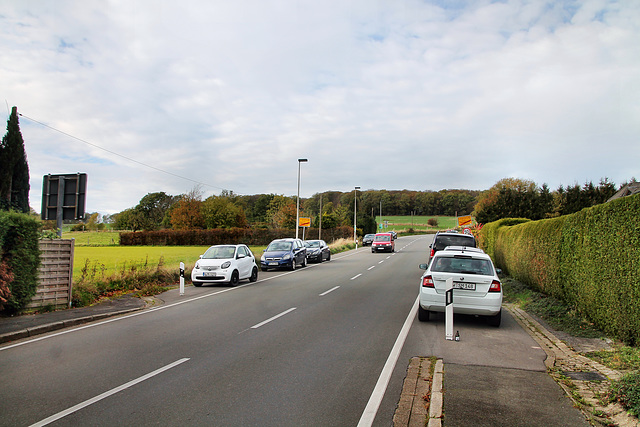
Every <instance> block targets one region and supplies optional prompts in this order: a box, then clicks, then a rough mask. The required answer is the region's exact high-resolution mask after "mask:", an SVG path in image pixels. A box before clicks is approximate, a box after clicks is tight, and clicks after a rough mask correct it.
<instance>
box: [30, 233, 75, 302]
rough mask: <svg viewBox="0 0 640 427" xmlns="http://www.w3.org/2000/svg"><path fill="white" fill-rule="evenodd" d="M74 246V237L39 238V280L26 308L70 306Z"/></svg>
mask: <svg viewBox="0 0 640 427" xmlns="http://www.w3.org/2000/svg"><path fill="white" fill-rule="evenodd" d="M74 248H75V240H74V239H54V240H40V251H41V254H40V269H39V271H38V275H39V278H40V280H39V284H38V288H37V290H36V295H35V296H34V297H33V299H32V300H31V302H30V303H29V305H27V309H36V308H39V307H46V306H50V305H52V306H55V307H56V308H66V307H71V290H72V283H73V255H74Z"/></svg>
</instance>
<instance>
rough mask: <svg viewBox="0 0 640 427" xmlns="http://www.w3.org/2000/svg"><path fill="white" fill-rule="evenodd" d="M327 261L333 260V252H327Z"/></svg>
mask: <svg viewBox="0 0 640 427" xmlns="http://www.w3.org/2000/svg"><path fill="white" fill-rule="evenodd" d="M327 261H331V252H329V253H328V254H327Z"/></svg>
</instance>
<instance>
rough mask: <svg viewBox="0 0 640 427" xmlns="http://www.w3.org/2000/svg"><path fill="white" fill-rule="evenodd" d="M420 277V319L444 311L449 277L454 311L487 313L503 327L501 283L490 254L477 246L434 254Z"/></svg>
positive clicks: (427, 318)
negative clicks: (479, 249) (451, 284)
mask: <svg viewBox="0 0 640 427" xmlns="http://www.w3.org/2000/svg"><path fill="white" fill-rule="evenodd" d="M420 268H422V269H423V270H426V271H425V272H424V274H423V275H422V279H421V280H420V291H419V292H420V306H419V308H418V319H419V320H420V321H422V322H426V321H429V315H430V313H431V312H444V311H445V291H446V281H447V279H449V278H451V279H453V312H454V313H460V314H472V315H480V316H486V317H487V321H488V323H489V324H490V325H493V326H500V321H501V317H502V308H501V307H502V284H501V283H500V279H499V278H498V274H497V273H498V272H499V271H496V269H495V267H494V266H493V262H492V261H491V258H490V257H489V255H487V254H485V253H484V252H482V251H478V250H477V249H474V248H470V249H465V248H460V249H459V250H450V249H447V250H442V251H438V252H436V253H435V255H434V256H433V258H432V259H431V262H430V263H429V264H420Z"/></svg>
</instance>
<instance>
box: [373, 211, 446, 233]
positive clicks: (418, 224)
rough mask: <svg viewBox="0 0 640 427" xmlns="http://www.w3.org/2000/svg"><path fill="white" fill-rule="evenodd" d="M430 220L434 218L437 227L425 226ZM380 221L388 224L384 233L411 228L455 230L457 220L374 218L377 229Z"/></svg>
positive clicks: (426, 217)
mask: <svg viewBox="0 0 640 427" xmlns="http://www.w3.org/2000/svg"><path fill="white" fill-rule="evenodd" d="M430 218H436V219H437V220H438V226H437V227H432V226H430V225H428V224H427V221H429V219H430ZM381 219H382V221H387V222H388V227H387V228H386V229H385V231H391V230H394V231H397V232H401V231H404V230H408V229H410V228H413V229H414V230H416V231H418V230H420V231H428V230H433V231H438V230H447V229H450V228H455V227H456V226H457V225H458V222H457V218H456V217H455V216H416V215H414V216H382V218H381V217H379V216H378V217H376V223H378V227H379V226H380V225H379V224H380V223H381V222H382V221H381Z"/></svg>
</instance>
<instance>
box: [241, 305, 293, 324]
mask: <svg viewBox="0 0 640 427" xmlns="http://www.w3.org/2000/svg"><path fill="white" fill-rule="evenodd" d="M295 309H296V307H293V308H290V309H289V310H286V311H283V312H282V313H280V314H276V315H275V316H273V317H271V318H269V319H267V320H265V321H264V322H260V323H258V324H257V325H253V326H252V327H251V329H258V328H259V327H260V326H264V325H266V324H267V323H269V322H272V321H274V320H276V319H277V318H278V317H282V316H284V315H285V314H288V313H291V312H292V311H293V310H295Z"/></svg>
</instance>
